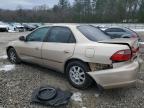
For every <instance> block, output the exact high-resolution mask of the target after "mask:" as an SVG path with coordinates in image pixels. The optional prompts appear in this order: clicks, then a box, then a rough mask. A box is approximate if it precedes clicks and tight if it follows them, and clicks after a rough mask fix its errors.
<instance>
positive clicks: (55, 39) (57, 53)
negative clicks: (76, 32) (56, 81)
mask: <svg viewBox="0 0 144 108" xmlns="http://www.w3.org/2000/svg"><path fill="white" fill-rule="evenodd" d="M75 44H76V40H75V38H74V36H73V33H72V31H71V30H70V29H69V28H67V27H52V28H51V30H50V33H49V36H48V38H47V40H46V42H44V43H43V46H42V58H43V62H44V65H46V66H49V67H50V68H54V69H56V70H59V71H63V65H64V63H65V61H66V60H67V59H68V58H70V57H71V56H72V55H73V52H74V49H75Z"/></svg>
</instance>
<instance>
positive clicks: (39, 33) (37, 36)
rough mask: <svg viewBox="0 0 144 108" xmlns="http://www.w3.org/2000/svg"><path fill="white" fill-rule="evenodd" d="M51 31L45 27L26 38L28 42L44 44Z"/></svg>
mask: <svg viewBox="0 0 144 108" xmlns="http://www.w3.org/2000/svg"><path fill="white" fill-rule="evenodd" d="M48 31H49V27H43V28H39V29H37V30H35V31H34V32H32V33H31V34H29V35H28V36H27V38H26V40H27V41H33V42H35V41H36V42H42V41H43V40H44V38H45V36H46V35H47V33H48Z"/></svg>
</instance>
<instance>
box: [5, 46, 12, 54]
mask: <svg viewBox="0 0 144 108" xmlns="http://www.w3.org/2000/svg"><path fill="white" fill-rule="evenodd" d="M11 48H14V47H13V46H8V47H7V48H6V53H7V54H8V50H9V49H11Z"/></svg>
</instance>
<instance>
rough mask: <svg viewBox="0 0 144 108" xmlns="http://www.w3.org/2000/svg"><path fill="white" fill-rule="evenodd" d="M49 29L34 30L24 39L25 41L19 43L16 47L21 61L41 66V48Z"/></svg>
mask: <svg viewBox="0 0 144 108" xmlns="http://www.w3.org/2000/svg"><path fill="white" fill-rule="evenodd" d="M48 31H49V27H43V28H39V29H37V30H35V31H34V32H32V33H30V34H29V35H28V36H27V37H26V41H25V42H23V41H21V42H20V43H19V45H18V48H17V50H18V52H19V54H20V57H21V59H22V60H25V61H28V62H34V63H39V64H41V63H42V62H41V47H42V44H43V40H44V38H45V36H46V34H47V33H48Z"/></svg>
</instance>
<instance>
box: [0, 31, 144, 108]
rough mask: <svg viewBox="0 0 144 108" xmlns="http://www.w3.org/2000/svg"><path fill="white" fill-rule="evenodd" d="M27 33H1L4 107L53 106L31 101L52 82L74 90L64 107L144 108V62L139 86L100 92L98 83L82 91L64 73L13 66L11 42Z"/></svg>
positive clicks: (1, 97)
mask: <svg viewBox="0 0 144 108" xmlns="http://www.w3.org/2000/svg"><path fill="white" fill-rule="evenodd" d="M26 34H27V33H0V108H51V107H45V106H41V105H36V104H31V93H32V91H33V90H34V89H35V88H37V87H40V86H42V85H51V86H54V87H59V88H61V89H63V90H69V91H71V92H73V93H74V95H73V97H72V99H71V100H70V102H69V104H68V105H66V106H62V107H61V108H143V106H144V65H143V66H142V68H141V72H140V73H139V74H138V80H137V84H136V86H135V87H130V88H120V89H113V90H105V91H104V93H103V94H101V95H99V94H98V92H97V88H96V87H95V86H93V87H91V88H89V89H87V90H84V91H81V90H77V89H75V88H73V87H72V86H71V85H69V83H68V82H67V80H66V78H65V76H64V75H63V74H61V73H57V72H54V71H52V70H48V69H45V68H42V67H39V66H37V65H32V64H26V63H23V64H21V65H12V64H11V63H9V62H8V60H7V59H6V54H5V47H6V45H7V43H8V42H9V41H12V40H15V39H17V38H18V37H19V36H22V35H26ZM141 35H142V33H141Z"/></svg>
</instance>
